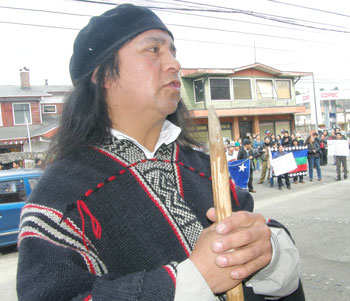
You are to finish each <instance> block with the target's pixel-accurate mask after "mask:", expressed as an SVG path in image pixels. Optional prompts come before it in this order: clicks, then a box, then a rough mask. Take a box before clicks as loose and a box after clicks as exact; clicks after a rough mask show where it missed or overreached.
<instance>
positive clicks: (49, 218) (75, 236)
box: [18, 203, 108, 276]
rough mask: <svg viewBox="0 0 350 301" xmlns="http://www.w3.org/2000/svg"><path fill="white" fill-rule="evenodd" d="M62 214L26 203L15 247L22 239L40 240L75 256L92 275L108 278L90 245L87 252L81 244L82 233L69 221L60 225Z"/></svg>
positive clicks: (105, 269)
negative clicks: (81, 259) (66, 249)
mask: <svg viewBox="0 0 350 301" xmlns="http://www.w3.org/2000/svg"><path fill="white" fill-rule="evenodd" d="M62 217H63V213H62V212H60V211H58V210H57V209H54V208H50V207H47V206H43V205H37V204H32V203H28V204H26V205H25V206H24V207H23V209H22V212H21V223H20V227H21V231H20V233H19V235H18V247H19V245H20V244H21V242H22V241H23V239H25V238H29V237H31V238H39V239H43V240H45V241H47V242H50V243H52V244H55V245H57V246H60V247H63V248H69V249H71V250H73V251H74V252H76V253H78V254H79V255H80V256H81V257H82V258H83V260H84V262H85V264H86V266H87V268H88V270H89V271H90V273H91V274H94V275H97V276H102V275H103V274H107V273H108V270H107V267H106V266H105V265H104V263H103V262H102V260H101V259H100V258H99V256H98V252H97V250H96V248H95V246H94V245H93V244H92V242H91V241H89V240H88V238H86V240H87V241H88V243H89V247H90V248H89V249H86V248H85V246H84V243H83V240H82V231H81V230H80V228H79V227H77V226H76V224H75V223H74V222H73V221H72V220H71V219H70V218H66V219H64V220H63V221H62V222H61V219H62Z"/></svg>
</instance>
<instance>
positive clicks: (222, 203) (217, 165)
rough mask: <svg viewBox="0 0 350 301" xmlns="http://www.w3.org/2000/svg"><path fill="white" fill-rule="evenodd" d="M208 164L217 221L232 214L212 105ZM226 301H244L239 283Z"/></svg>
mask: <svg viewBox="0 0 350 301" xmlns="http://www.w3.org/2000/svg"><path fill="white" fill-rule="evenodd" d="M208 126H209V148H210V165H211V176H212V186H213V198H214V206H215V211H216V217H217V222H220V221H222V220H223V219H224V218H225V217H228V216H230V215H231V214H232V206H231V193H230V183H229V173H228V165H227V160H226V154H225V149H224V141H223V139H222V135H221V125H220V121H219V119H218V117H217V115H216V112H215V109H214V107H213V106H210V107H209V112H208ZM226 294H227V301H244V295H243V288H242V284H241V283H240V284H239V285H237V286H236V287H234V288H233V289H231V290H229V291H228V292H227V293H226Z"/></svg>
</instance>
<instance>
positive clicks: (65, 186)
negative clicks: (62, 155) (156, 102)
mask: <svg viewBox="0 0 350 301" xmlns="http://www.w3.org/2000/svg"><path fill="white" fill-rule="evenodd" d="M231 188H232V191H233V198H232V199H233V209H234V210H248V211H252V210H253V200H252V198H251V196H250V194H249V193H247V192H245V191H242V190H239V189H237V190H236V189H235V188H234V186H233V185H232V187H231ZM212 206H213V204H212V191H211V179H210V165H209V159H208V156H206V155H204V154H203V153H200V152H196V151H193V150H190V149H185V148H181V147H179V145H178V144H176V143H171V144H169V145H162V146H161V147H160V149H159V150H158V151H157V152H156V154H155V158H154V159H150V160H147V159H146V158H145V157H144V154H143V152H142V151H141V150H140V149H138V147H137V146H136V145H134V144H133V143H132V142H130V141H127V140H117V139H116V138H112V140H111V141H110V142H109V143H107V144H106V145H104V146H101V147H95V148H89V149H84V150H81V151H80V152H78V153H75V154H73V155H71V156H70V157H69V158H66V159H64V160H60V161H57V162H55V163H54V164H53V165H52V166H50V167H49V168H48V169H47V171H46V172H45V174H44V175H43V177H42V179H41V181H40V183H39V184H38V186H37V187H36V188H35V190H34V192H33V193H32V194H31V197H30V199H29V200H28V203H27V204H26V205H25V207H24V208H23V211H22V217H21V231H20V234H19V242H18V243H19V263H18V277H17V278H18V279H17V290H18V297H19V300H25V301H30V300H35V301H40V300H55V301H56V300H84V301H87V300H118V301H121V300H130V301H131V300H142V301H155V300H164V301H168V300H169V301H170V300H173V298H174V292H175V287H176V265H177V263H179V262H181V261H183V260H185V259H186V258H187V257H188V256H189V255H190V253H191V250H192V248H193V246H194V244H195V242H196V240H197V238H198V236H199V235H200V233H201V231H202V229H203V228H205V227H208V226H209V225H210V223H209V221H208V220H207V219H206V211H207V210H208V209H209V208H210V207H212ZM244 290H245V295H246V301H252V300H264V298H263V297H262V296H258V295H255V294H254V293H253V291H252V289H251V288H247V287H244ZM299 293H300V292H299ZM301 293H302V291H301ZM293 295H294V294H293ZM286 300H287V299H286ZM288 300H289V299H288ZM291 300H303V299H291Z"/></svg>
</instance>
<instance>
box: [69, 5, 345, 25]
mask: <svg viewBox="0 0 350 301" xmlns="http://www.w3.org/2000/svg"><path fill="white" fill-rule="evenodd" d="M73 1H83V2H85V1H89V0H73ZM176 1H177V2H181V3H189V4H196V5H198V6H205V7H213V8H220V9H226V10H231V11H234V12H237V13H242V14H248V15H250V16H254V17H259V16H269V17H278V18H284V19H289V20H294V21H303V22H308V23H314V24H321V25H330V26H334V27H341V28H344V26H339V25H334V24H329V23H321V22H316V21H310V20H305V19H297V18H291V17H284V16H278V15H272V14H266V13H260V12H255V11H245V10H240V9H234V8H230V7H225V6H218V5H212V4H203V3H198V2H192V1H185V0H176ZM96 2H97V1H96ZM273 21H277V20H273ZM291 24H293V25H296V23H291Z"/></svg>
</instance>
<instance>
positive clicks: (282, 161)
mask: <svg viewBox="0 0 350 301" xmlns="http://www.w3.org/2000/svg"><path fill="white" fill-rule="evenodd" d="M276 155H278V152H276ZM271 166H272V168H273V172H274V175H275V176H279V175H284V174H285V173H288V172H291V171H292V170H295V169H296V168H297V164H296V163H295V159H294V156H293V154H292V153H286V154H285V155H282V156H279V157H275V159H272V160H271Z"/></svg>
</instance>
